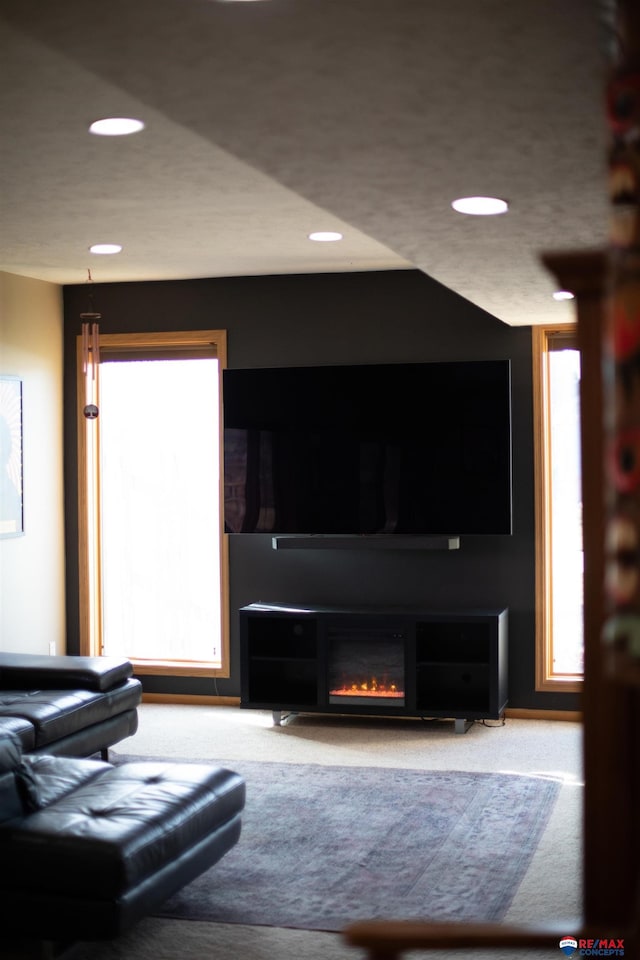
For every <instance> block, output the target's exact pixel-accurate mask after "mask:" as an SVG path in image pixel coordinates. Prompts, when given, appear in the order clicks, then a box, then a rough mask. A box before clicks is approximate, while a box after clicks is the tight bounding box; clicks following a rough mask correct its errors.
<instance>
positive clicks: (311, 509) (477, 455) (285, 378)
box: [223, 360, 511, 536]
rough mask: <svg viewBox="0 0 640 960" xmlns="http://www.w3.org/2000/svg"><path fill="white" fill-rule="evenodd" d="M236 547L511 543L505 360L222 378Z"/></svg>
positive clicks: (280, 370)
mask: <svg viewBox="0 0 640 960" xmlns="http://www.w3.org/2000/svg"><path fill="white" fill-rule="evenodd" d="M223 403H224V497H225V504H224V510H225V529H226V531H227V532H228V533H270V534H283V535H284V534H295V535H307V534H308V535H334V536H336V535H338V536H343V535H349V534H353V535H367V534H368V535H373V534H375V535H381V534H388V535H390V536H392V535H394V534H403V535H412V534H419V535H427V536H429V535H434V536H435V535H443V534H444V535H459V534H509V533H511V370H510V362H509V361H508V360H498V361H464V362H429V363H397V364H396V363H391V364H366V365H365V364H363V365H343V366H316V367H275V368H270V369H265V368H254V369H241V370H240V369H228V370H224V372H223Z"/></svg>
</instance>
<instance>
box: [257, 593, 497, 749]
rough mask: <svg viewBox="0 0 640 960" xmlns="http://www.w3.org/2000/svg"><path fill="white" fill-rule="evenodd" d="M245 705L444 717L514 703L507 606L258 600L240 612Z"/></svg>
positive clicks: (461, 718) (461, 719)
mask: <svg viewBox="0 0 640 960" xmlns="http://www.w3.org/2000/svg"><path fill="white" fill-rule="evenodd" d="M240 644H241V647H240V650H241V706H242V707H247V708H254V709H263V710H264V709H268V710H272V711H273V714H274V722H275V723H280V721H281V717H282V714H283V712H286V713H338V714H361V715H362V714H364V715H377V716H385V717H393V716H405V717H406V716H410V717H425V718H427V717H428V718H445V719H452V720H454V721H455V731H456V733H463V732H465V731H466V729H467V728H468V725H469V724H470V722H472V721H474V720H479V719H494V720H497V719H499V718H500V717H501V716H502V715H503V714H504V710H505V707H506V705H507V666H508V663H507V661H508V611H507V610H506V609H501V610H498V609H496V610H493V609H492V610H463V611H461V610H457V611H434V610H423V609H419V608H406V607H393V608H392V607H344V606H340V607H338V606H334V607H324V606H306V605H296V604H289V605H287V604H281V603H252V604H249V605H248V606H245V607H242V608H241V610H240Z"/></svg>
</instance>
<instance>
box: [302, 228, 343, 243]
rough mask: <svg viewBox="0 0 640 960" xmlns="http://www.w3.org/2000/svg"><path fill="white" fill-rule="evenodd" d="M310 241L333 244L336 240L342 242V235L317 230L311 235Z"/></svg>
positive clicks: (331, 231) (330, 231) (333, 231)
mask: <svg viewBox="0 0 640 960" xmlns="http://www.w3.org/2000/svg"><path fill="white" fill-rule="evenodd" d="M309 240H317V241H318V242H319V243H331V242H332V241H334V240H342V234H341V233H337V232H336V231H335V230H316V232H315V233H310V234H309Z"/></svg>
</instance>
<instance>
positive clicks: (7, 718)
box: [0, 653, 142, 760]
mask: <svg viewBox="0 0 640 960" xmlns="http://www.w3.org/2000/svg"><path fill="white" fill-rule="evenodd" d="M141 698H142V686H141V684H140V681H139V680H136V679H135V678H134V677H133V668H132V666H131V663H130V662H129V661H128V660H121V659H118V658H111V657H73V656H40V655H37V654H28V653H0V735H2V734H3V733H4V734H9V733H12V734H14V735H16V736H17V737H18V739H19V740H20V743H21V745H22V750H23V752H24V753H36V754H43V753H46V754H48V755H50V756H69V757H88V756H92V755H93V754H95V753H100V754H101V755H102V758H103V759H104V760H106V759H108V749H109V747H110V746H112V745H113V744H114V743H118V742H119V741H120V740H123V739H124V738H125V737H130V736H131V735H132V734H134V733H135V732H136V730H137V728H138V712H137V707H138V705H139V703H140V700H141Z"/></svg>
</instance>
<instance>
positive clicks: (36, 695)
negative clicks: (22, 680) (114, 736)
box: [0, 679, 141, 749]
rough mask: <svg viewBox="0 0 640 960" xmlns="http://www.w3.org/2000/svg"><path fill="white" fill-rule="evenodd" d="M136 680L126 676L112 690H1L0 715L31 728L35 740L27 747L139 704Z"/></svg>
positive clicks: (40, 743) (47, 741) (71, 731)
mask: <svg viewBox="0 0 640 960" xmlns="http://www.w3.org/2000/svg"><path fill="white" fill-rule="evenodd" d="M140 696H141V684H140V681H139V680H134V679H129V680H127V681H125V682H124V683H123V684H121V685H120V686H119V687H115V688H114V689H112V690H107V691H104V692H94V691H91V690H82V689H75V690H64V689H63V690H60V689H59V690H33V689H31V690H0V719H2V718H4V717H18V718H21V719H22V720H23V721H24V720H28V721H29V722H30V723H31V724H32V726H33V728H34V738H35V743H34V744H33V745H32V746H31V747H27V749H32V748H33V747H36V748H37V747H42V746H44V745H46V744H47V743H52V742H54V741H56V740H61V739H62V738H63V737H67V736H69V735H70V734H72V733H75V732H76V731H77V730H81V729H84V728H86V727H90V726H91V725H92V724H94V723H100V722H101V721H104V720H107V719H109V718H110V717H112V716H114V715H116V714H119V713H122V712H123V711H125V710H129V709H133V708H135V707H137V706H138V704H139V702H140Z"/></svg>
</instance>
